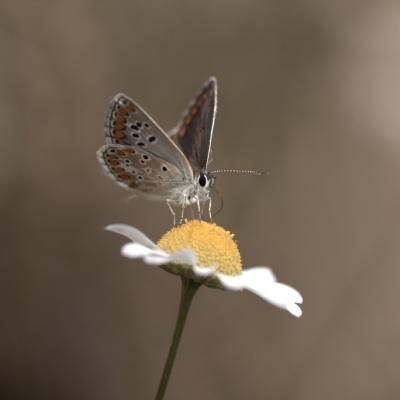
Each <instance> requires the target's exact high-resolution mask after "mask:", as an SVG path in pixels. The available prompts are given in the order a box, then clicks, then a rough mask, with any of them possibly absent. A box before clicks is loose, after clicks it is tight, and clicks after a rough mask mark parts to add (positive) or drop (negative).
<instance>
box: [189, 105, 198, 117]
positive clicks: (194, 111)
mask: <svg viewBox="0 0 400 400" xmlns="http://www.w3.org/2000/svg"><path fill="white" fill-rule="evenodd" d="M197 110H198V108H197V107H192V109H191V110H190V113H191V114H192V115H193V116H195V115H196V114H197Z"/></svg>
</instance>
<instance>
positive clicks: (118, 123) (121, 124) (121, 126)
mask: <svg viewBox="0 0 400 400" xmlns="http://www.w3.org/2000/svg"><path fill="white" fill-rule="evenodd" d="M114 128H115V129H124V128H125V123H124V122H123V121H121V120H118V121H115V125H114Z"/></svg>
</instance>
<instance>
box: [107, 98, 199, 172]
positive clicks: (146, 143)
mask: <svg viewBox="0 0 400 400" xmlns="http://www.w3.org/2000/svg"><path fill="white" fill-rule="evenodd" d="M105 134H106V143H108V144H115V145H127V146H133V148H134V149H136V150H137V151H140V150H143V151H145V152H147V153H149V154H151V155H153V156H154V157H155V158H160V159H162V160H163V161H165V162H168V163H169V164H173V165H175V166H176V167H177V168H178V170H179V171H180V172H181V173H183V175H184V176H187V177H193V170H192V168H191V166H190V164H189V162H188V160H187V159H186V157H185V155H184V154H183V153H182V151H181V150H180V149H179V148H178V146H177V145H176V144H175V143H174V142H173V141H172V140H171V139H170V138H169V137H168V136H167V135H166V134H165V133H164V131H163V130H162V129H161V128H160V127H159V126H158V125H157V123H156V122H155V121H154V120H153V119H152V118H151V117H150V116H149V115H148V114H147V113H146V112H145V111H144V110H143V109H142V108H141V107H140V106H139V105H138V104H137V103H135V102H134V101H133V100H131V99H130V98H129V97H128V96H126V95H124V94H122V93H119V94H117V95H116V96H115V97H114V98H113V99H112V101H111V103H110V107H109V110H108V114H107V117H106V123H105Z"/></svg>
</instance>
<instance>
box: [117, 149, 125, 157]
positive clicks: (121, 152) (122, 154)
mask: <svg viewBox="0 0 400 400" xmlns="http://www.w3.org/2000/svg"><path fill="white" fill-rule="evenodd" d="M117 155H118V156H124V155H125V152H124V151H123V150H117Z"/></svg>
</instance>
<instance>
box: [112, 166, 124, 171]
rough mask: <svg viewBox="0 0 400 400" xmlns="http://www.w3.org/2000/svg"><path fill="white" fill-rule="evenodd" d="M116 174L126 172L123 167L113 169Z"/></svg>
mask: <svg viewBox="0 0 400 400" xmlns="http://www.w3.org/2000/svg"><path fill="white" fill-rule="evenodd" d="M112 170H113V171H114V172H125V170H124V169H123V168H122V167H113V169H112Z"/></svg>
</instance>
